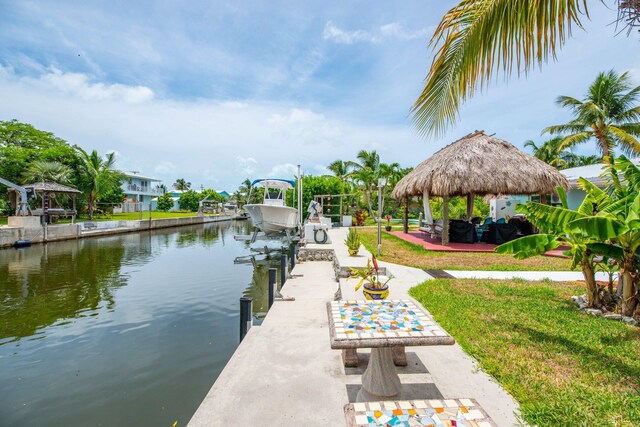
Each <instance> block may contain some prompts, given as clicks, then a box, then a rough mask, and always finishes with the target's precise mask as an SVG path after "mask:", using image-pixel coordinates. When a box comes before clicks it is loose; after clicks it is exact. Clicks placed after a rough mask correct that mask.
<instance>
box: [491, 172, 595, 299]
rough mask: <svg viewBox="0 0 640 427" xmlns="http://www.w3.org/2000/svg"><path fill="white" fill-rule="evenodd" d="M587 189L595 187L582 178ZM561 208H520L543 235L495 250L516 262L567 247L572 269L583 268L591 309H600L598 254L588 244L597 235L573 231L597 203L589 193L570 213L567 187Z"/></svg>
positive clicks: (561, 193) (561, 191)
mask: <svg viewBox="0 0 640 427" xmlns="http://www.w3.org/2000/svg"><path fill="white" fill-rule="evenodd" d="M580 184H581V185H582V186H583V189H584V188H590V187H591V186H592V185H593V184H591V183H590V182H588V181H586V180H584V179H582V178H581V179H580ZM557 191H558V195H559V196H560V200H561V201H562V206H549V205H544V204H540V203H534V202H530V203H528V204H525V205H518V206H517V207H516V210H517V211H518V212H520V213H524V214H526V215H527V217H528V219H529V221H531V223H532V224H533V225H535V226H536V227H537V228H538V229H539V230H540V234H532V235H530V236H524V237H520V238H519V239H516V240H512V241H510V242H507V243H504V244H502V245H500V246H498V247H497V248H496V249H495V251H496V252H498V253H501V254H514V256H515V258H517V259H524V258H529V257H531V256H535V255H542V254H544V253H546V252H548V251H550V250H552V249H556V248H557V247H558V246H560V245H564V246H568V247H569V249H568V250H566V251H565V255H568V256H571V268H572V269H573V268H576V267H578V266H579V267H580V268H581V269H582V274H583V276H584V280H585V283H586V286H587V301H588V304H589V305H590V306H595V307H597V306H600V305H601V299H600V294H599V292H598V285H597V283H596V280H595V260H594V257H595V255H594V254H593V253H592V252H591V251H590V250H589V249H588V248H587V244H588V243H594V242H596V241H597V240H596V237H595V236H589V235H586V236H585V235H584V234H582V233H576V232H573V229H572V227H571V226H570V224H571V223H572V222H573V221H575V220H576V219H582V218H588V217H590V216H591V215H592V213H593V203H594V200H593V199H592V197H591V196H590V195H589V194H588V195H587V197H586V198H585V199H584V201H583V202H582V204H581V205H580V207H579V208H578V209H577V210H571V209H569V208H568V205H567V197H566V193H565V191H564V188H562V187H558V189H557Z"/></svg>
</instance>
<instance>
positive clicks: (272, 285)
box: [269, 268, 278, 308]
mask: <svg viewBox="0 0 640 427" xmlns="http://www.w3.org/2000/svg"><path fill="white" fill-rule="evenodd" d="M277 274H278V269H277V268H270V269H269V308H271V306H272V305H273V300H274V298H275V290H276V277H277Z"/></svg>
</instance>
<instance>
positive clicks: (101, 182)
mask: <svg viewBox="0 0 640 427" xmlns="http://www.w3.org/2000/svg"><path fill="white" fill-rule="evenodd" d="M76 148H77V150H78V153H79V154H80V158H81V159H82V161H83V164H82V170H83V172H84V176H83V177H82V181H83V183H84V185H83V187H84V191H85V193H86V195H87V205H88V206H87V214H88V217H89V220H92V219H93V211H94V210H95V205H96V202H97V201H98V200H100V197H101V196H102V195H103V194H106V193H107V192H109V191H110V190H112V189H113V187H114V186H116V185H119V183H120V178H121V177H122V174H121V173H120V172H118V171H117V170H115V169H114V165H115V162H116V158H115V153H113V152H111V153H107V155H106V156H105V158H104V159H102V158H101V157H100V156H99V155H98V152H97V151H96V150H93V151H92V152H91V154H87V152H86V151H84V150H83V149H82V148H80V147H76Z"/></svg>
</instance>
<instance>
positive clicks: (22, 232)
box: [0, 215, 232, 248]
mask: <svg viewBox="0 0 640 427" xmlns="http://www.w3.org/2000/svg"><path fill="white" fill-rule="evenodd" d="M231 219H232V217H231V216H230V215H218V216H213V217H196V216H193V217H187V218H163V219H151V220H149V219H143V220H127V221H103V222H95V223H92V224H93V225H95V227H94V228H87V227H86V224H87V223H77V224H55V225H50V224H48V225H46V226H39V227H0V248H6V247H11V246H13V245H14V244H15V242H16V241H17V240H30V241H31V242H32V243H46V242H55V241H59V240H70V239H81V238H83V237H94V236H106V235H111V234H121V233H134V232H139V231H146V230H156V229H160V228H169V227H180V226H183V225H196V224H204V223H209V222H220V221H230V220H231Z"/></svg>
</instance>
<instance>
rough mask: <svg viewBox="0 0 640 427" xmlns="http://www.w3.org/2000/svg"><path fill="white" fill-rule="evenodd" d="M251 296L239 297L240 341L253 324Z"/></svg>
mask: <svg viewBox="0 0 640 427" xmlns="http://www.w3.org/2000/svg"><path fill="white" fill-rule="evenodd" d="M252 311H253V298H250V297H242V298H240V342H242V340H243V339H244V337H245V336H246V335H247V332H249V329H251V325H252V324H253V315H252Z"/></svg>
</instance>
